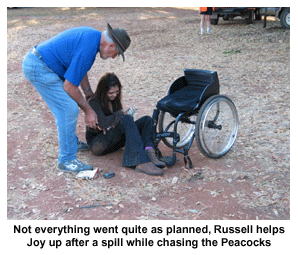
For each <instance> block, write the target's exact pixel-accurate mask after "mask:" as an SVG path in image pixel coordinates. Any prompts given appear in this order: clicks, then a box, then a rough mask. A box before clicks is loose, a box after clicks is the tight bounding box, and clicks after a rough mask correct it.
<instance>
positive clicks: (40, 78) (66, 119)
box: [23, 24, 130, 172]
mask: <svg viewBox="0 0 298 255" xmlns="http://www.w3.org/2000/svg"><path fill="white" fill-rule="evenodd" d="M129 45H130V38H129V36H128V34H127V33H126V31H125V30H124V29H119V28H116V29H113V28H112V27H111V26H110V25H109V24H108V29H107V30H105V31H104V32H100V31H97V30H96V29H94V28H91V27H77V28H72V29H68V30H66V31H64V32H61V33H59V34H57V35H56V36H54V37H52V38H50V39H48V40H46V41H44V42H42V43H40V44H38V45H37V46H35V47H34V48H33V49H31V50H30V51H29V52H28V53H27V55H26V56H25V58H24V60H23V72H24V75H25V77H26V78H27V79H28V80H29V81H30V82H31V83H32V85H33V86H34V87H35V88H36V90H37V91H38V92H39V94H40V95H41V96H42V98H43V99H44V101H45V102H46V103H47V105H48V106H49V108H50V110H51V112H52V113H53V115H54V116H55V119H56V125H57V131H58V139H59V158H58V171H65V172H79V171H86V170H92V169H93V167H92V166H90V165H87V164H84V163H82V162H80V161H79V160H78V159H77V157H76V153H77V151H78V149H79V150H80V149H81V150H83V149H84V147H85V149H86V146H87V145H86V144H85V143H83V142H81V141H79V140H78V138H77V136H76V135H75V130H76V124H77V119H78V115H79V107H80V108H81V109H82V110H83V111H84V114H85V123H86V125H87V126H89V127H90V128H96V125H97V115H96V113H95V112H94V110H93V109H92V108H91V107H90V105H89V104H88V102H87V101H86V99H88V98H89V97H91V96H92V95H93V92H92V90H91V87H90V84H89V80H88V75H87V72H88V71H89V70H90V68H91V67H92V65H93V63H94V61H95V58H96V55H97V53H99V54H100V57H101V58H102V59H107V58H113V59H114V58H115V57H116V56H118V55H122V57H123V61H124V60H125V58H124V52H125V51H126V49H127V48H128V47H129ZM80 85H81V88H82V90H83V92H84V94H85V97H86V99H85V98H84V97H83V95H82V93H81V91H80V90H79V88H78V87H79V86H80ZM87 148H88V147H87Z"/></svg>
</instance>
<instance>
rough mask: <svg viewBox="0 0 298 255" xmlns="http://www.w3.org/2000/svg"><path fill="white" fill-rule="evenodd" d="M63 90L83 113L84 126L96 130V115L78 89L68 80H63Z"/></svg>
mask: <svg viewBox="0 0 298 255" xmlns="http://www.w3.org/2000/svg"><path fill="white" fill-rule="evenodd" d="M85 77H86V76H85ZM63 88H64V90H65V91H66V92H67V94H68V95H70V97H71V98H72V99H73V100H75V101H76V102H77V103H78V105H79V107H80V108H81V109H82V110H83V111H84V113H85V123H86V125H88V126H89V127H90V128H96V124H97V115H96V113H95V112H94V110H93V109H92V108H91V106H90V105H89V104H88V102H87V101H86V100H85V99H84V97H83V95H82V93H81V91H80V90H79V88H78V87H77V86H75V85H74V84H72V83H71V82H69V81H68V80H65V82H64V83H63Z"/></svg>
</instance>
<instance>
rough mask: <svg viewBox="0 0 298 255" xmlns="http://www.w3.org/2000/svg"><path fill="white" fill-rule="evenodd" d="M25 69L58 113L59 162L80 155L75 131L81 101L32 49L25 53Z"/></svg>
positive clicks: (56, 115) (44, 97)
mask: <svg viewBox="0 0 298 255" xmlns="http://www.w3.org/2000/svg"><path fill="white" fill-rule="evenodd" d="M23 72H24V75H25V77H26V78H27V79H28V80H29V81H30V82H31V84H32V85H33V86H34V87H35V88H36V90H37V91H38V92H39V94H40V95H41V96H42V98H43V99H44V101H45V102H46V103H47V105H48V107H49V108H50V110H51V112H52V113H53V115H54V116H55V119H56V125H57V131H58V140H59V158H58V161H59V163H63V162H65V161H69V160H73V159H76V158H77V157H76V153H77V150H78V145H77V140H78V138H77V136H76V134H75V131H76V125H77V120H78V116H79V107H78V104H77V103H76V102H75V101H74V100H73V99H72V98H71V97H70V96H69V95H68V94H67V93H66V92H65V90H64V88H63V81H62V80H61V79H60V77H59V76H58V75H57V74H56V73H54V72H53V71H52V70H51V69H49V68H48V67H47V65H46V64H45V63H44V62H43V60H41V59H39V58H38V57H37V56H35V55H34V54H33V53H32V50H30V51H29V52H28V53H27V55H26V56H25V57H24V60H23Z"/></svg>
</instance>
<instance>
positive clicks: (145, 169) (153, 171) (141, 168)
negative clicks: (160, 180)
mask: <svg viewBox="0 0 298 255" xmlns="http://www.w3.org/2000/svg"><path fill="white" fill-rule="evenodd" d="M136 171H137V172H142V173H145V174H149V175H163V174H164V171H163V170H162V169H160V168H158V167H156V166H155V165H154V164H153V163H152V162H148V163H143V164H140V165H137V166H136Z"/></svg>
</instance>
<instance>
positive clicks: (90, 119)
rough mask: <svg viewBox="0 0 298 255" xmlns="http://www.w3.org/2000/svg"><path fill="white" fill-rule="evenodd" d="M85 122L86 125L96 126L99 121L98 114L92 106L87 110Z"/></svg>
mask: <svg viewBox="0 0 298 255" xmlns="http://www.w3.org/2000/svg"><path fill="white" fill-rule="evenodd" d="M85 123H86V126H88V127H90V128H96V125H97V123H98V120H97V115H96V113H95V111H94V110H93V109H92V108H91V107H90V109H89V110H87V111H86V112H85Z"/></svg>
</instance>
